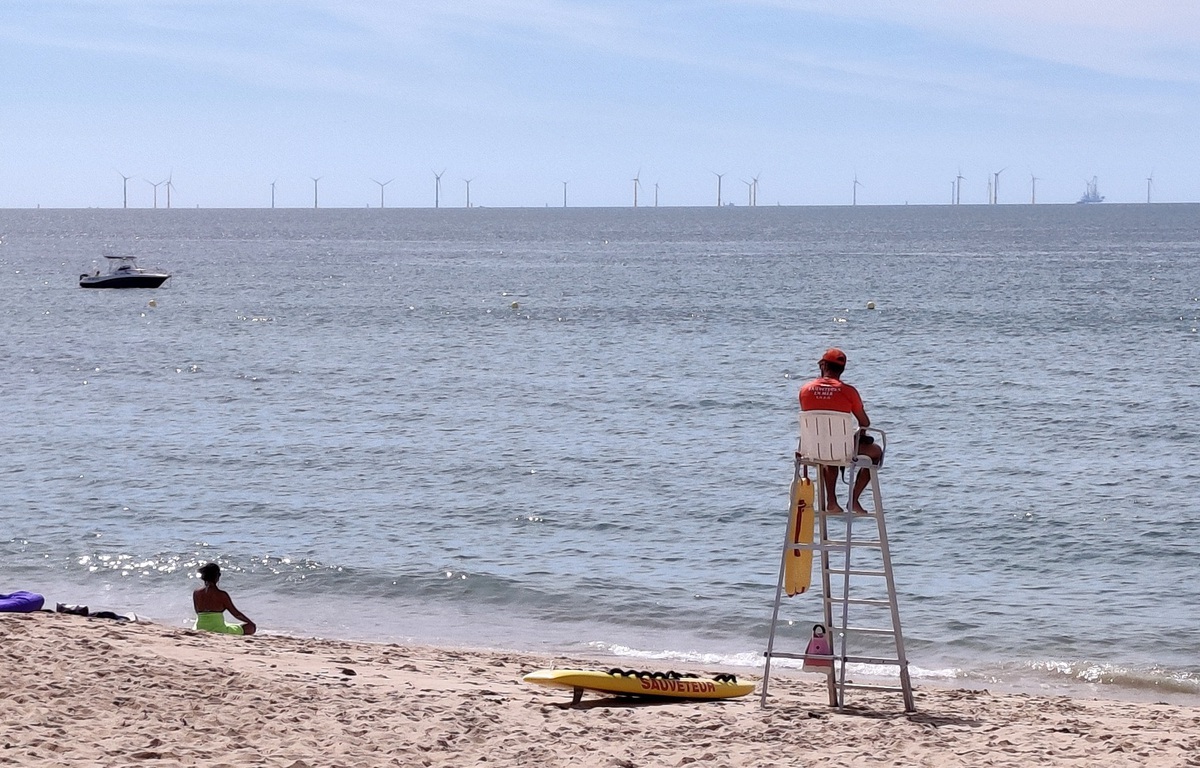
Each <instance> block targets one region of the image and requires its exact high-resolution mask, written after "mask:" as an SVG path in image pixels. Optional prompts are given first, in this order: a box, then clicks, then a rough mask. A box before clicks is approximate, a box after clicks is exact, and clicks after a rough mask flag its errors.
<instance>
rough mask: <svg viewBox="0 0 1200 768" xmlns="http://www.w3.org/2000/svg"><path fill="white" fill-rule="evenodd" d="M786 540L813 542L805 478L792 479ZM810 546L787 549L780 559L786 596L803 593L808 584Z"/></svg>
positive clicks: (809, 493) (810, 489) (810, 497)
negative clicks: (781, 560)
mask: <svg viewBox="0 0 1200 768" xmlns="http://www.w3.org/2000/svg"><path fill="white" fill-rule="evenodd" d="M788 541H790V542H791V543H793V544H812V542H813V484H812V480H809V479H808V478H807V477H797V478H795V479H794V480H792V509H791V514H790V515H788ZM812 566H813V553H812V550H811V549H800V550H789V551H788V553H787V555H786V556H785V559H784V561H783V588H784V590H786V591H787V594H788V597H793V596H795V595H798V594H801V593H803V592H804V591H805V590H807V589H808V587H809V585H811V584H812Z"/></svg>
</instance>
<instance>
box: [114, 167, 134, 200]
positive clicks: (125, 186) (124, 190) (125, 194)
mask: <svg viewBox="0 0 1200 768" xmlns="http://www.w3.org/2000/svg"><path fill="white" fill-rule="evenodd" d="M117 175H118V176H120V177H121V207H122V208H128V207H129V180H130V179H132V178H133V177H132V176H126V175H125V174H123V173H121V172H120V171H117Z"/></svg>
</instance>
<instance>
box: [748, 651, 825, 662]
mask: <svg viewBox="0 0 1200 768" xmlns="http://www.w3.org/2000/svg"><path fill="white" fill-rule="evenodd" d="M763 656H766V657H768V658H772V659H804V660H806V661H807V660H808V659H821V660H823V661H832V660H833V656H831V655H830V654H828V653H787V652H785V651H771V652H770V653H767V652H766V651H763Z"/></svg>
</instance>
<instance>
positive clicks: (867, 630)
mask: <svg viewBox="0 0 1200 768" xmlns="http://www.w3.org/2000/svg"><path fill="white" fill-rule="evenodd" d="M834 629H835V630H836V631H838V632H849V633H850V634H852V635H894V634H896V630H894V629H883V628H882V627H844V628H842V627H834Z"/></svg>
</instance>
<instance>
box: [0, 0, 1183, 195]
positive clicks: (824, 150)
mask: <svg viewBox="0 0 1200 768" xmlns="http://www.w3.org/2000/svg"><path fill="white" fill-rule="evenodd" d="M0 66H2V67H3V72H4V76H3V78H2V80H0V96H2V102H0V103H2V104H3V109H2V110H0V130H2V132H3V133H2V135H3V141H2V143H0V207H32V206H35V205H39V204H40V205H42V206H44V207H84V206H102V207H119V206H120V205H121V177H120V175H118V172H119V173H123V174H125V175H128V176H132V177H133V178H132V179H131V180H130V181H129V204H130V206H131V207H149V206H150V205H151V204H152V196H153V189H152V187H151V186H150V184H149V183H147V180H149V181H161V180H163V179H166V178H167V177H168V175H169V174H170V175H172V178H173V181H174V184H175V188H174V192H173V195H172V203H173V205H174V206H176V207H194V206H196V205H199V206H201V207H223V206H265V205H268V204H269V203H270V184H271V182H272V181H275V182H276V201H277V205H279V206H281V207H284V206H311V205H312V193H313V190H312V187H313V183H312V181H311V180H310V177H313V176H319V177H322V178H321V182H320V201H321V205H322V207H341V206H350V207H361V206H366V205H372V206H375V205H378V203H379V187H378V186H377V185H376V184H375V183H373V182H372V181H371V179H372V178H375V179H378V180H379V181H386V180H388V179H395V180H394V181H393V182H392V183H391V184H390V185H389V186H388V187H387V189H386V202H387V205H388V206H389V207H391V206H395V207H400V206H428V205H432V204H433V195H434V179H433V173H432V171H434V170H437V171H441V170H443V169H445V175H444V177H443V180H442V204H443V205H445V206H462V205H463V204H464V192H465V184H464V183H463V179H464V178H471V179H473V181H472V183H471V198H472V203H474V204H479V205H490V206H541V205H545V204H550V205H561V204H562V191H563V189H562V182H563V181H564V180H567V181H569V186H568V194H569V202H570V204H571V205H580V206H582V205H603V206H609V205H630V204H631V203H632V197H633V190H632V188H633V183H632V179H633V177H634V175H635V174H638V172H639V170H640V177H641V181H642V190H641V193H640V203H641V204H642V205H648V204H652V203H653V199H654V185H655V184H656V183H657V184H658V185H659V188H658V195H659V201H660V204H661V205H711V204H714V203H715V202H716V177H715V176H714V175H713V172H723V173H725V174H727V175H726V176H725V181H724V197H725V199H726V200H727V201H732V202H735V203H737V204H745V202H746V186H745V184H744V183H743V180H748V179H750V178H751V177H753V176H756V175H757V176H759V178H760V182H759V193H758V202H759V204H760V205H774V204H776V203H782V204H785V205H795V204H800V205H803V204H848V203H849V202H850V197H851V185H852V180H853V178H854V176H855V174H856V173H857V175H858V178H859V180H860V181H861V182H862V187H860V189H859V202H860V203H869V204H902V203H904V202H911V203H914V204H916V203H937V204H941V203H946V202H948V201H949V200H950V194H951V183H952V181H953V179H954V177H955V176H956V175H957V174H958V172H959V170H960V169H961V172H962V175H963V176H964V177H965V180H964V181H963V193H962V194H963V202H964V203H984V202H986V200H987V194H988V188H987V178H988V176H989V174H991V173H992V172H994V171H998V170H1000V169H1002V168H1003V169H1005V170H1004V172H1003V174H1002V175H1001V177H1000V186H999V199H1000V202H1001V203H1017V202H1027V201H1028V200H1029V197H1030V177H1031V176H1032V175H1036V176H1037V177H1039V179H1040V181H1039V182H1038V184H1037V192H1038V200H1039V202H1043V201H1044V202H1070V201H1073V200H1075V199H1076V198H1078V197H1079V195H1080V194H1082V193H1083V191H1084V180H1085V179H1088V178H1090V177H1092V176H1097V177H1099V184H1100V192H1101V193H1102V194H1105V195H1106V196H1107V197H1108V199H1109V200H1112V201H1119V202H1137V201H1144V200H1145V197H1146V177H1147V176H1149V175H1150V174H1151V173H1153V174H1154V179H1155V189H1154V198H1155V200H1160V201H1195V200H1200V151H1198V149H1197V147H1196V141H1197V137H1198V136H1200V2H1196V0H1159V1H1156V0H1143V2H1140V3H1134V2H1129V1H1128V0H1079V1H1078V2H1077V1H1075V0H1057V1H1056V0H1003V2H996V3H982V2H970V1H969V0H865V1H861V2H854V1H853V0H841V1H835V0H814V1H812V2H788V1H786V0H694V1H692V2H675V1H671V0H639V1H635V0H463V1H462V2H453V0H451V1H449V2H448V1H447V0H436V1H433V0H428V1H427V0H411V1H406V0H394V1H390V2H389V1H385V0H360V1H357V2H356V1H355V0H303V1H301V0H293V1H291V2H256V1H255V0H235V1H231V2H226V1H224V0H211V1H210V2H184V1H182V0H179V1H176V2H169V1H167V0H163V1H161V2H153V1H150V0H142V1H141V2H134V1H133V0H96V1H94V2H89V1H88V0H59V1H57V2H33V1H32V0H29V1H25V0H7V1H6V2H4V3H3V5H2V6H0ZM165 197H166V196H165V188H163V187H160V188H159V205H160V206H163V205H165Z"/></svg>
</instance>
